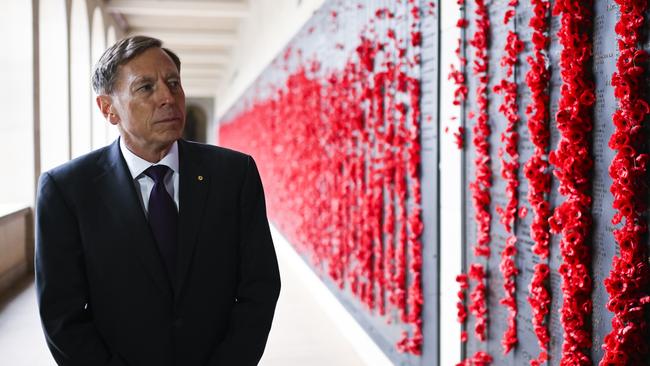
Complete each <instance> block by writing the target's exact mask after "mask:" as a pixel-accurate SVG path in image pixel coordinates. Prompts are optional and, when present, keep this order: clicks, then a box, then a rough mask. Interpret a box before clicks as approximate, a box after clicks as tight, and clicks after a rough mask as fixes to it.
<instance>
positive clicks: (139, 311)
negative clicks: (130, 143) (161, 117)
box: [35, 140, 280, 366]
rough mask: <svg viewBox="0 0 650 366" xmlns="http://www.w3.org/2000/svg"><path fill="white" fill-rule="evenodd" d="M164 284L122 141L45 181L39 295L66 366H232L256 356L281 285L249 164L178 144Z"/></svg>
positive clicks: (53, 346)
mask: <svg viewBox="0 0 650 366" xmlns="http://www.w3.org/2000/svg"><path fill="white" fill-rule="evenodd" d="M178 143H179V174H180V180H179V190H180V192H179V249H178V264H177V268H178V277H177V278H176V279H175V280H174V281H170V280H169V279H168V277H167V275H166V272H165V269H164V264H163V262H162V260H161V258H160V256H159V254H158V251H157V248H156V244H155V242H154V239H153V236H152V233H151V231H150V229H149V226H148V223H147V219H146V217H145V214H144V211H143V209H142V207H141V205H140V202H139V200H138V196H137V194H139V193H137V192H136V190H135V186H134V184H133V179H132V178H131V175H130V173H129V170H128V168H127V165H126V162H125V161H124V158H123V157H122V154H121V152H120V149H119V146H118V144H117V140H116V141H115V142H114V143H113V144H112V145H110V146H107V147H105V148H102V149H99V150H96V151H93V152H91V153H89V154H87V155H85V156H82V157H80V158H77V159H75V160H72V161H70V162H68V163H66V164H64V165H62V166H60V167H57V168H55V169H53V170H51V171H49V172H46V173H44V174H43V175H42V176H41V178H40V182H39V188H38V196H37V206H36V258H35V266H36V287H37V294H38V302H39V308H40V315H41V320H42V324H43V329H44V331H45V336H46V340H47V343H48V346H49V347H50V350H51V352H52V354H53V355H54V358H55V359H56V361H57V362H58V364H59V365H66V366H103V365H111V366H112V365H119V366H172V365H177V366H238V365H256V364H257V363H258V361H259V359H260V358H261V356H262V352H263V351H264V347H265V344H266V340H267V336H268V332H269V330H270V327H271V321H272V318H273V313H274V311H275V304H276V301H277V298H278V295H279V291H280V276H279V271H278V265H277V260H276V256H275V251H274V249H273V243H272V241H271V236H270V232H269V226H268V221H267V217H266V209H265V201H264V193H263V189H262V184H261V181H260V177H259V173H258V171H257V167H256V165H255V162H254V161H253V159H252V158H251V157H250V156H248V155H245V154H242V153H239V152H236V151H233V150H229V149H225V148H220V147H216V146H210V145H203V144H197V143H190V142H187V141H183V140H179V141H178Z"/></svg>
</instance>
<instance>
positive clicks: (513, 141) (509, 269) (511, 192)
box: [493, 0, 524, 354]
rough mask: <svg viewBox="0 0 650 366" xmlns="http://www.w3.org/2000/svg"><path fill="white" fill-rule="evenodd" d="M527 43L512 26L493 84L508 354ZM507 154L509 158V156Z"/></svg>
mask: <svg viewBox="0 0 650 366" xmlns="http://www.w3.org/2000/svg"><path fill="white" fill-rule="evenodd" d="M517 4H518V0H510V1H509V2H508V8H507V9H506V13H505V15H504V19H503V22H504V24H506V25H508V24H509V23H510V22H511V21H512V18H513V16H514V14H515V8H516V6H517ZM523 47H524V44H523V42H522V41H521V40H520V39H519V36H518V35H517V33H515V32H514V31H512V30H509V31H508V36H507V38H506V44H505V47H504V50H503V51H504V52H503V56H502V58H501V66H503V67H504V68H505V77H504V78H503V79H501V81H500V82H499V83H498V84H497V85H495V86H494V88H493V90H494V92H495V93H496V94H502V95H503V102H502V103H501V105H500V106H499V111H500V112H501V113H502V114H503V115H504V117H505V118H506V128H505V130H504V131H503V132H502V133H501V141H502V142H503V143H504V148H502V149H499V157H500V160H501V178H503V180H504V181H505V182H506V197H508V201H507V203H506V207H505V208H504V207H500V206H497V207H496V212H497V214H499V216H500V220H499V221H500V222H501V224H502V225H503V226H504V228H505V230H506V232H507V233H508V234H509V236H508V239H507V240H506V243H505V247H504V249H503V251H502V252H501V262H500V264H499V270H500V271H501V275H502V276H503V290H504V296H503V298H502V299H501V300H500V303H501V304H502V305H504V306H505V307H506V308H507V309H508V320H507V322H508V324H507V328H506V331H505V333H504V334H503V338H502V339H501V345H502V347H503V353H504V354H507V353H508V352H510V351H511V350H512V348H513V347H514V346H515V345H516V344H517V322H516V319H517V300H516V299H515V289H516V288H515V286H516V279H517V275H518V274H519V269H517V267H516V265H515V260H514V258H515V256H516V255H517V246H516V244H517V237H516V236H515V235H514V232H513V226H514V222H515V216H516V215H517V208H518V206H519V196H518V192H517V188H519V179H518V176H517V174H518V172H519V153H518V151H517V145H518V142H519V133H518V132H517V124H518V123H519V107H518V105H517V83H516V82H515V81H514V77H513V72H514V68H515V64H517V58H518V56H519V53H520V52H521V51H522V49H523ZM506 156H507V158H506Z"/></svg>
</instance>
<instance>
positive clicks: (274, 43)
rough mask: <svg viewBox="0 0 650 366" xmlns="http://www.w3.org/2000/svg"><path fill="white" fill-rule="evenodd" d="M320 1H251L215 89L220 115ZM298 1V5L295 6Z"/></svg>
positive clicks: (315, 8)
mask: <svg viewBox="0 0 650 366" xmlns="http://www.w3.org/2000/svg"><path fill="white" fill-rule="evenodd" d="M323 2H324V0H302V1H297V0H272V1H271V0H251V1H250V6H251V15H250V17H248V18H247V19H246V20H244V21H243V22H242V24H241V26H240V29H239V44H238V45H237V46H236V48H235V51H234V54H233V62H232V63H230V67H229V69H228V70H226V72H225V73H224V78H223V79H222V82H221V84H220V85H219V86H218V89H217V102H216V112H215V114H216V115H217V116H218V117H220V116H221V115H223V113H224V112H226V111H227V110H228V108H230V106H231V105H232V104H233V103H234V102H235V101H237V99H238V98H239V97H240V95H241V94H242V93H243V92H244V91H245V90H246V88H247V87H248V86H249V85H250V84H251V83H252V82H253V81H254V80H255V78H257V76H258V75H259V74H260V73H261V72H262V71H263V70H264V68H266V66H267V65H268V64H269V63H270V62H271V61H272V60H273V58H275V56H276V55H277V54H278V53H279V52H280V51H281V50H282V48H283V47H284V46H285V45H286V44H287V43H289V41H290V40H291V39H292V38H293V36H294V35H295V34H296V33H297V32H298V31H299V30H300V28H302V26H303V25H304V24H305V23H306V22H307V20H309V18H311V16H312V15H313V13H314V11H316V10H318V8H319V7H320V6H321V5H322V4H323ZM298 3H300V5H298Z"/></svg>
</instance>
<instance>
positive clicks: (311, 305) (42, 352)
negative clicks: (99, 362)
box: [0, 228, 390, 366]
mask: <svg viewBox="0 0 650 366" xmlns="http://www.w3.org/2000/svg"><path fill="white" fill-rule="evenodd" d="M272 232H273V241H274V243H275V246H276V250H277V252H278V260H279V262H280V271H281V276H282V291H281V294H280V300H279V301H278V305H277V310H276V314H275V319H274V323H273V327H272V329H271V333H270V335H269V341H268V343H267V347H266V352H265V354H264V357H263V358H262V361H261V362H260V366H332V365H336V366H365V365H373V366H378V365H390V363H389V361H387V359H386V358H385V356H383V354H382V353H381V352H379V350H378V349H377V348H376V347H375V346H374V344H373V343H371V342H370V340H369V339H367V336H365V334H364V333H363V332H362V331H361V330H360V328H358V326H357V325H356V324H354V323H351V319H352V318H351V317H350V318H349V319H348V318H347V316H349V315H347V313H345V311H344V310H343V308H342V307H340V305H338V304H337V303H336V302H335V300H334V299H333V297H332V295H331V294H329V293H326V292H325V289H324V286H323V288H320V286H321V285H322V284H320V283H319V282H318V281H317V279H316V277H315V275H314V274H313V273H311V272H307V271H309V270H308V269H307V267H306V265H305V264H304V263H303V262H301V260H300V258H299V257H298V256H297V254H296V253H295V252H294V251H293V249H292V248H291V247H290V246H289V244H288V243H286V241H285V240H284V238H282V236H281V235H280V234H279V233H278V232H277V231H275V230H274V229H273V228H272ZM35 298H36V295H35V288H34V283H33V278H28V279H25V280H24V281H23V282H21V283H20V284H17V285H16V286H15V287H14V289H13V291H11V293H9V294H7V296H5V297H4V298H0V365H10V366H55V363H54V361H53V360H52V359H51V357H50V354H49V352H48V350H47V346H46V345H45V341H44V338H43V334H42V332H41V329H40V323H39V320H38V316H37V314H38V311H37V307H36V301H35Z"/></svg>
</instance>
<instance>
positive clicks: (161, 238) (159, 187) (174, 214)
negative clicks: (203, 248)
mask: <svg viewBox="0 0 650 366" xmlns="http://www.w3.org/2000/svg"><path fill="white" fill-rule="evenodd" d="M168 171H169V168H168V167H167V166H165V165H154V166H150V167H149V168H147V170H145V171H144V174H146V175H147V176H149V177H150V178H151V179H153V180H154V182H155V183H154V186H153V189H152V190H151V195H150V196H149V206H148V211H149V226H151V230H152V231H153V235H154V238H155V239H156V243H157V244H158V249H159V250H160V254H161V256H162V258H163V261H164V262H165V266H166V267H167V270H168V272H169V277H170V279H171V280H172V283H173V281H174V279H175V275H176V252H177V247H178V211H177V209H176V204H175V203H174V200H173V199H172V197H171V196H170V195H169V192H167V189H166V188H165V176H166V175H167V172H168Z"/></svg>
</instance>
